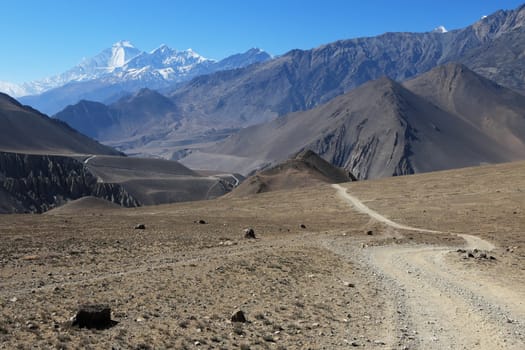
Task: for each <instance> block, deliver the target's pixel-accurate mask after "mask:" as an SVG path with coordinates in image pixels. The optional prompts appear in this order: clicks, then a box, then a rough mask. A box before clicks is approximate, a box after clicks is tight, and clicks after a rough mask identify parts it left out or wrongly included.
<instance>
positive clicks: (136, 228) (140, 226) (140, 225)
mask: <svg viewBox="0 0 525 350" xmlns="http://www.w3.org/2000/svg"><path fill="white" fill-rule="evenodd" d="M145 229H146V225H144V224H138V225H137V226H135V230H145Z"/></svg>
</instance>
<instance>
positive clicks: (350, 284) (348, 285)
mask: <svg viewBox="0 0 525 350" xmlns="http://www.w3.org/2000/svg"><path fill="white" fill-rule="evenodd" d="M343 285H344V286H345V287H350V288H355V284H354V283H350V282H344V283H343Z"/></svg>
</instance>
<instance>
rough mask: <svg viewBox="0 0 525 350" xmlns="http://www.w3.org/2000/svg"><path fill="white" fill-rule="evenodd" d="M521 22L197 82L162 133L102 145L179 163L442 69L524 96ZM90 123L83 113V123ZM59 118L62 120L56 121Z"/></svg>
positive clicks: (293, 60)
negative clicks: (462, 69)
mask: <svg viewBox="0 0 525 350" xmlns="http://www.w3.org/2000/svg"><path fill="white" fill-rule="evenodd" d="M524 14H525V7H523V6H522V7H519V8H517V9H516V10H513V11H498V12H496V13H494V14H492V15H490V16H488V17H486V18H483V19H481V20H479V21H478V22H476V23H474V24H473V25H471V26H469V27H466V28H463V29H460V30H453V31H448V32H447V31H433V32H427V33H385V34H383V35H380V36H377V37H370V38H356V39H350V40H341V41H337V42H334V43H330V44H327V45H323V46H321V47H318V48H315V49H312V50H293V51H290V52H289V53H287V54H285V55H283V56H280V57H278V58H275V59H273V60H271V61H267V62H264V63H260V64H257V65H252V66H248V67H245V68H241V69H236V70H230V71H221V72H217V73H215V74H211V75H204V76H200V77H197V78H195V79H193V80H192V81H191V82H189V83H187V84H186V85H183V86H177V88H175V89H173V90H172V91H171V92H169V93H168V95H169V97H170V98H171V100H172V101H173V104H174V106H175V107H174V110H173V111H172V114H176V116H177V117H176V120H173V119H172V117H170V116H167V114H166V113H164V114H159V115H157V118H158V119H159V120H160V121H161V123H162V126H163V127H162V128H161V129H162V130H159V129H158V128H157V129H156V128H154V127H152V128H150V127H148V126H145V127H143V128H140V129H137V130H135V131H136V132H135V133H134V136H132V137H131V136H129V134H126V132H125V131H124V132H123V133H121V134H119V133H118V132H115V133H113V135H112V136H111V137H110V138H108V139H106V140H104V141H106V142H109V143H110V144H111V145H113V146H117V147H119V149H122V150H125V151H127V152H130V153H132V154H143V155H155V156H162V157H165V158H172V157H175V158H176V159H179V157H181V156H184V155H187V154H189V153H191V151H192V150H194V149H201V148H203V147H205V146H206V145H209V142H215V141H216V140H217V139H220V138H221V137H224V136H227V135H228V134H229V133H232V132H234V131H236V130H237V129H239V128H244V127H248V126H251V125H255V124H259V123H263V122H267V121H270V120H273V119H275V118H278V117H281V116H284V115H286V114H288V113H290V112H295V111H303V110H308V109H311V108H314V107H316V106H319V105H321V104H323V103H326V102H327V101H329V100H331V99H332V98H334V97H336V96H339V95H342V94H344V93H347V92H349V91H351V90H352V89H355V88H356V87H358V86H360V85H362V84H363V83H365V82H367V81H370V80H373V79H378V78H380V77H383V76H388V77H390V78H391V79H392V80H395V81H405V80H408V79H411V78H413V77H415V76H417V75H420V74H421V73H424V72H427V71H429V70H431V69H433V68H435V67H436V66H438V65H442V64H445V63H448V62H460V63H464V64H465V65H466V66H468V67H470V68H471V69H472V70H473V71H475V72H476V73H478V74H480V75H482V76H485V77H488V78H491V79H493V80H494V81H495V82H496V83H499V84H500V85H502V86H506V87H510V88H512V89H515V90H517V91H521V92H523V91H525V89H524V88H523V81H525V76H522V72H525V67H524V66H523V62H524V61H523V60H522V59H520V57H521V56H522V52H524V50H525V39H523V38H525V32H524V26H523V25H524V23H525V21H524V18H525V15H524ZM467 103H468V102H467ZM445 110H446V109H445ZM93 113H97V112H93ZM91 116H92V113H91V112H89V111H88V112H86V117H85V119H86V120H89V119H90V118H91ZM60 118H64V119H68V118H69V116H68V115H67V113H61V114H60ZM103 118H104V117H103ZM88 128H89V127H88ZM130 137H131V139H130ZM219 165H220V164H219Z"/></svg>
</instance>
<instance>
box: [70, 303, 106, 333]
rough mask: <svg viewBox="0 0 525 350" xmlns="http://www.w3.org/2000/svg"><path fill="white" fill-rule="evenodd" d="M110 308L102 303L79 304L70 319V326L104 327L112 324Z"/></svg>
mask: <svg viewBox="0 0 525 350" xmlns="http://www.w3.org/2000/svg"><path fill="white" fill-rule="evenodd" d="M114 324H115V322H114V321H111V308H110V307H109V306H107V305H102V304H85V305H81V306H80V307H79V309H78V311H77V313H76V315H75V316H74V317H73V319H72V323H71V325H72V326H76V327H79V328H90V329H92V328H95V329H105V328H109V327H111V326H113V325H114Z"/></svg>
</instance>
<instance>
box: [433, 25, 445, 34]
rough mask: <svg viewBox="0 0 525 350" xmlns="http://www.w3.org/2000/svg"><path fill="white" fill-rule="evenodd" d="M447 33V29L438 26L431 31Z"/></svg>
mask: <svg viewBox="0 0 525 350" xmlns="http://www.w3.org/2000/svg"><path fill="white" fill-rule="evenodd" d="M446 32H448V30H447V28H445V26H438V27H436V28H434V30H433V31H432V33H446Z"/></svg>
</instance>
